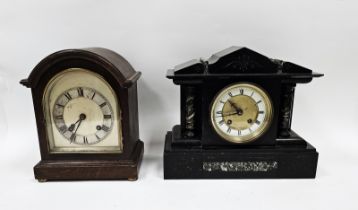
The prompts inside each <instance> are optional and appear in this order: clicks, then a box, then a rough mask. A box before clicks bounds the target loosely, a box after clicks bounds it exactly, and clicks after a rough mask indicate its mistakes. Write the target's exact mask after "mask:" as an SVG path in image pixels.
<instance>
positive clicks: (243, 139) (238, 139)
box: [210, 83, 273, 144]
mask: <svg viewBox="0 0 358 210" xmlns="http://www.w3.org/2000/svg"><path fill="white" fill-rule="evenodd" d="M240 87H246V88H251V89H253V90H254V91H255V92H257V93H259V94H260V95H261V97H262V99H263V102H264V103H265V106H266V110H265V112H266V115H265V118H264V120H263V122H262V123H261V126H260V127H259V128H258V129H257V130H255V131H254V132H252V133H250V134H249V135H245V136H230V135H227V134H226V133H225V132H223V131H222V130H221V129H220V128H218V125H217V124H216V123H215V107H216V104H217V103H220V99H221V98H222V96H223V95H224V94H227V92H229V90H231V89H236V88H240ZM272 118H273V107H272V102H271V99H270V97H269V95H268V94H267V92H266V91H265V90H264V89H263V88H262V87H260V86H259V85H257V84H254V83H234V84H230V85H228V86H226V87H224V88H223V89H221V90H220V91H219V92H218V93H217V94H216V95H215V97H214V99H213V101H212V103H211V108H210V119H211V125H212V127H213V128H214V130H215V132H216V133H217V134H218V135H219V136H220V137H222V138H223V139H224V140H226V141H229V142H231V143H237V144H242V143H248V142H253V141H254V140H257V138H259V137H260V136H262V134H264V133H265V132H266V131H267V129H268V128H269V127H270V124H271V121H272Z"/></svg>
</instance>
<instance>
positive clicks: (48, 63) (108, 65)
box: [20, 47, 141, 88]
mask: <svg viewBox="0 0 358 210" xmlns="http://www.w3.org/2000/svg"><path fill="white" fill-rule="evenodd" d="M70 60H71V61H72V63H73V64H72V67H76V62H75V60H78V61H81V60H82V61H88V62H93V63H94V64H96V65H99V66H101V67H102V69H104V70H105V71H107V72H108V73H109V74H110V75H111V76H112V77H113V78H114V79H115V80H116V81H117V82H118V83H119V85H120V86H121V87H123V88H129V87H131V86H132V85H133V84H134V83H135V82H136V81H137V80H138V79H139V77H140V75H141V72H138V71H135V70H134V69H133V67H132V66H131V65H130V64H129V63H128V61H127V60H126V59H124V58H123V57H122V56H121V55H119V54H117V53H115V52H113V51H111V50H108V49H105V48H97V47H95V48H83V49H66V50H61V51H58V52H55V53H53V54H51V55H49V56H47V57H46V58H44V59H43V60H42V61H41V62H40V63H39V64H37V65H36V66H35V68H34V69H33V70H32V72H31V73H30V75H29V77H28V78H27V79H23V80H21V81H20V83H21V84H22V85H24V86H26V87H29V88H33V87H36V86H37V84H38V82H39V81H40V80H41V78H42V77H43V76H44V75H45V74H47V73H48V72H47V70H48V69H49V68H51V67H52V66H54V65H57V64H58V63H61V62H62V63H64V62H68V61H70ZM62 70H65V69H62Z"/></svg>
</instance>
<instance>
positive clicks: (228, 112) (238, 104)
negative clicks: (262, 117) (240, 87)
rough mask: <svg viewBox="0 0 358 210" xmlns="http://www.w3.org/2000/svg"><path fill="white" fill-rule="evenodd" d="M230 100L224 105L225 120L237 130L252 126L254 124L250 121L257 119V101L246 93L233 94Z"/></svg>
mask: <svg viewBox="0 0 358 210" xmlns="http://www.w3.org/2000/svg"><path fill="white" fill-rule="evenodd" d="M229 100H230V101H229ZM229 100H228V101H226V103H225V104H224V107H223V116H224V117H223V118H224V120H225V121H226V122H227V124H228V125H229V126H230V127H231V128H233V129H236V130H245V129H248V128H250V127H251V126H252V124H251V123H250V122H252V121H253V120H254V121H255V120H256V118H257V115H258V107H257V106H256V102H255V101H254V100H253V99H252V98H251V97H249V96H246V95H237V96H233V97H231V98H230V99H229ZM235 113H236V114H235Z"/></svg>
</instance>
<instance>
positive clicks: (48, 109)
mask: <svg viewBox="0 0 358 210" xmlns="http://www.w3.org/2000/svg"><path fill="white" fill-rule="evenodd" d="M43 104H44V108H45V110H44V111H45V118H46V122H47V123H46V127H47V133H48V140H49V148H50V152H52V153H121V152H122V149H123V144H122V137H123V136H122V126H121V109H120V106H119V99H118V98H117V96H116V94H115V93H114V91H113V89H112V88H111V86H110V85H109V84H108V83H107V82H106V81H105V80H104V79H103V78H102V77H101V76H100V75H98V74H96V73H93V72H91V71H88V70H86V69H81V68H70V69H66V70H64V71H61V72H60V73H59V74H57V75H55V76H54V78H53V79H52V80H51V81H50V82H49V83H48V85H47V87H46V91H45V95H44V98H43Z"/></svg>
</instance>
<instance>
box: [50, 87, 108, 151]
mask: <svg viewBox="0 0 358 210" xmlns="http://www.w3.org/2000/svg"><path fill="white" fill-rule="evenodd" d="M52 114H53V119H54V122H55V125H56V128H57V129H58V131H59V132H60V133H61V135H62V136H63V137H64V138H65V139H67V140H68V141H69V142H70V143H71V144H79V145H85V144H88V145H92V144H97V143H99V142H101V141H103V140H104V139H105V138H106V136H107V135H108V134H109V133H110V132H111V130H112V127H113V126H112V125H113V111H112V107H111V105H110V103H109V102H108V100H107V99H106V98H105V97H104V96H103V95H102V94H101V93H100V92H98V91H97V90H95V89H93V88H88V87H75V88H71V89H68V90H65V91H64V92H63V93H62V94H60V95H59V96H58V97H57V99H56V102H55V104H54V107H53V113H52Z"/></svg>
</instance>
